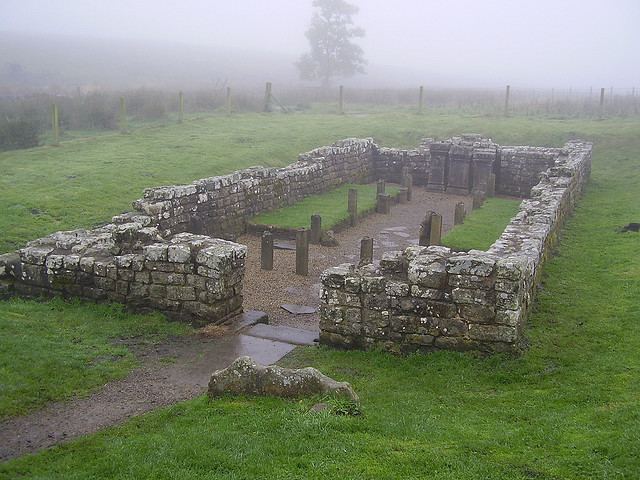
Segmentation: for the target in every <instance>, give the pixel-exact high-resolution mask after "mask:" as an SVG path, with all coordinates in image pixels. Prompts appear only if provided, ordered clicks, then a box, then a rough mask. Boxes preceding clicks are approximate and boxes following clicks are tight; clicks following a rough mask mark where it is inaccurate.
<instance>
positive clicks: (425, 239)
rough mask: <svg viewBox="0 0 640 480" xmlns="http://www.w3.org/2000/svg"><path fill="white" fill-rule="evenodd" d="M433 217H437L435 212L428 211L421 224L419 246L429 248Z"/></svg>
mask: <svg viewBox="0 0 640 480" xmlns="http://www.w3.org/2000/svg"><path fill="white" fill-rule="evenodd" d="M433 215H435V212H432V211H428V212H427V213H426V215H425V216H424V219H423V220H422V222H420V233H419V239H418V245H420V246H421V247H428V246H429V239H430V237H431V217H432V216H433Z"/></svg>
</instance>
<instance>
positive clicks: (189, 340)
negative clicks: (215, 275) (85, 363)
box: [0, 188, 471, 460]
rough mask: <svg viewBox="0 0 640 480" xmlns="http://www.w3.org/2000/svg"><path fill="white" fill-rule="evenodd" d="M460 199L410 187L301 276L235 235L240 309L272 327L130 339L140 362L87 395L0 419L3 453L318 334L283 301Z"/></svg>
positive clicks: (82, 429)
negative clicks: (258, 314)
mask: <svg viewBox="0 0 640 480" xmlns="http://www.w3.org/2000/svg"><path fill="white" fill-rule="evenodd" d="M460 201H463V202H465V205H467V206H468V208H470V206H471V198H470V197H460V196H452V195H443V194H434V193H427V192H425V191H424V190H422V189H420V188H414V195H413V199H412V202H410V203H408V204H403V205H396V206H394V207H393V208H392V210H391V214H389V215H383V214H373V215H370V216H368V217H366V218H364V219H362V220H361V221H360V222H359V223H358V224H357V225H356V226H355V227H352V228H350V229H348V230H345V231H343V232H341V233H338V234H336V237H337V239H338V242H339V246H337V247H322V246H320V245H310V261H309V275H308V276H306V277H305V276H299V275H296V274H295V251H292V250H276V251H275V253H274V269H273V270H272V271H264V270H261V269H260V239H259V238H258V237H253V236H249V235H245V236H243V237H241V238H239V239H238V242H239V243H243V244H245V245H247V246H248V247H249V253H248V258H247V267H246V274H245V282H244V285H245V290H244V293H245V300H244V308H245V310H261V311H263V312H266V313H267V314H268V316H269V323H270V325H272V327H268V326H265V325H260V324H258V325H255V326H248V327H246V328H244V329H242V330H240V331H238V328H237V327H212V328H205V329H203V330H202V331H201V332H199V333H198V334H196V335H190V336H186V337H180V338H175V339H171V340H170V341H167V342H166V343H163V344H161V345H158V346H154V347H152V348H150V347H148V346H137V345H130V347H131V348H132V350H133V351H134V353H135V354H136V356H137V358H138V359H139V361H140V363H141V367H140V368H137V369H136V370H134V371H133V372H132V373H131V374H130V375H129V376H127V377H126V378H125V379H123V380H119V381H115V382H111V383H108V384H106V385H105V386H104V387H103V388H101V389H100V390H98V391H96V392H95V393H93V394H91V395H90V396H88V397H86V398H76V399H72V400H70V401H66V402H56V403H53V404H50V405H48V406H47V407H45V408H43V409H42V410H39V411H36V412H34V413H32V414H29V415H25V416H22V417H15V418H12V419H9V420H6V421H4V422H0V439H1V441H0V460H6V459H8V458H13V457H16V456H19V455H23V454H25V453H30V452H34V451H37V450H40V449H43V448H47V447H50V446H52V445H56V444H58V443H61V442H64V441H67V440H70V439H72V438H75V437H78V436H80V435H86V434H88V433H92V432H95V431H97V430H100V429H102V428H104V427H107V426H110V425H114V424H118V423H121V422H123V421H125V420H126V419H128V418H130V417H132V416H135V415H139V414H141V413H144V412H147V411H149V410H153V409H155V408H158V407H161V406H165V405H170V404H173V403H176V402H179V401H181V400H186V399H189V398H193V397H195V396H197V395H201V394H203V393H204V392H205V391H206V387H207V383H208V381H209V377H210V375H211V373H212V372H213V371H215V370H217V369H221V368H225V367H227V366H228V365H229V364H230V363H231V362H232V361H233V360H235V359H236V358H237V357H238V356H241V355H249V356H252V357H253V358H254V359H255V360H256V361H257V362H259V363H262V364H271V363H275V362H277V361H278V360H280V359H281V358H282V357H283V356H284V355H286V354H287V353H289V352H290V351H291V350H293V349H294V348H295V347H296V345H300V344H312V343H313V339H314V338H315V337H316V336H317V331H318V320H319V319H318V314H317V313H312V314H303V315H296V314H292V313H289V312H287V311H286V310H285V309H283V308H282V307H281V306H282V305H284V304H290V305H303V306H309V307H314V308H315V307H317V304H318V296H319V292H320V283H319V276H320V273H321V272H322V271H323V270H324V269H326V268H328V267H331V266H334V265H338V264H340V263H357V261H358V259H359V249H360V240H361V238H362V237H365V236H369V237H373V238H374V259H375V260H376V261H379V259H380V257H381V256H382V254H383V253H384V252H386V251H393V250H402V249H404V248H405V247H407V246H409V245H412V244H413V245H415V244H417V243H418V231H419V224H420V222H421V221H422V219H423V218H424V215H425V213H426V212H427V211H428V210H433V211H436V212H438V213H440V214H441V215H442V216H443V230H444V232H446V231H448V230H450V229H451V228H452V227H453V213H454V208H455V204H456V203H457V202H460ZM273 327H275V328H273ZM291 327H293V328H296V329H303V330H304V331H302V332H300V331H297V330H294V329H292V328H291ZM305 332H308V333H305Z"/></svg>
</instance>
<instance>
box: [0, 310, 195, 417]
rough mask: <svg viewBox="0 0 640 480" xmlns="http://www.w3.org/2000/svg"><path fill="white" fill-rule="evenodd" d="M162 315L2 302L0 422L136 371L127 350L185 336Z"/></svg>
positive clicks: (0, 324)
mask: <svg viewBox="0 0 640 480" xmlns="http://www.w3.org/2000/svg"><path fill="white" fill-rule="evenodd" d="M188 331H189V329H188V327H186V326H185V325H182V324H178V323H169V322H167V321H166V320H165V319H164V318H163V317H162V316H161V315H159V314H158V315H132V314H128V313H126V312H125V311H123V309H122V308H121V307H119V306H117V305H91V304H85V303H80V302H64V301H62V300H54V301H50V302H46V303H41V302H34V301H26V300H18V299H16V300H12V301H5V302H0V338H1V339H2V348H1V349H0V378H1V379H2V380H1V383H0V419H1V418H3V417H7V416H11V415H17V414H22V413H26V412H28V411H29V410H32V409H34V408H37V407H40V406H42V405H44V404H45V403H47V402H51V401H55V400H62V399H65V398H69V397H70V396H71V395H74V394H80V395H82V394H84V393H86V392H88V391H90V390H91V389H93V388H96V387H98V386H101V385H104V384H105V383H106V382H108V381H110V380H114V379H116V378H121V377H124V376H125V375H126V374H127V373H129V372H130V371H131V369H132V368H133V367H134V366H135V365H136V361H135V359H134V358H133V355H132V354H131V351H130V350H129V349H128V348H127V347H126V345H125V344H123V343H120V344H115V343H114V340H116V339H127V338H129V337H134V338H135V343H138V344H140V343H153V342H158V341H160V340H162V339H163V338H165V337H167V336H168V335H180V334H184V333H186V332H188Z"/></svg>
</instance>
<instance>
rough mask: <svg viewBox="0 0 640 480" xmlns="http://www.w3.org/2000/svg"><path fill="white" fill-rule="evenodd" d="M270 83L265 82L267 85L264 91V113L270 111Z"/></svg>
mask: <svg viewBox="0 0 640 480" xmlns="http://www.w3.org/2000/svg"><path fill="white" fill-rule="evenodd" d="M271 87H272V85H271V82H267V85H266V87H265V89H264V111H265V112H270V111H271Z"/></svg>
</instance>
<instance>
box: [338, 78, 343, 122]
mask: <svg viewBox="0 0 640 480" xmlns="http://www.w3.org/2000/svg"><path fill="white" fill-rule="evenodd" d="M338 111H339V113H340V115H344V86H343V85H340V97H339V100H338Z"/></svg>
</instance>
